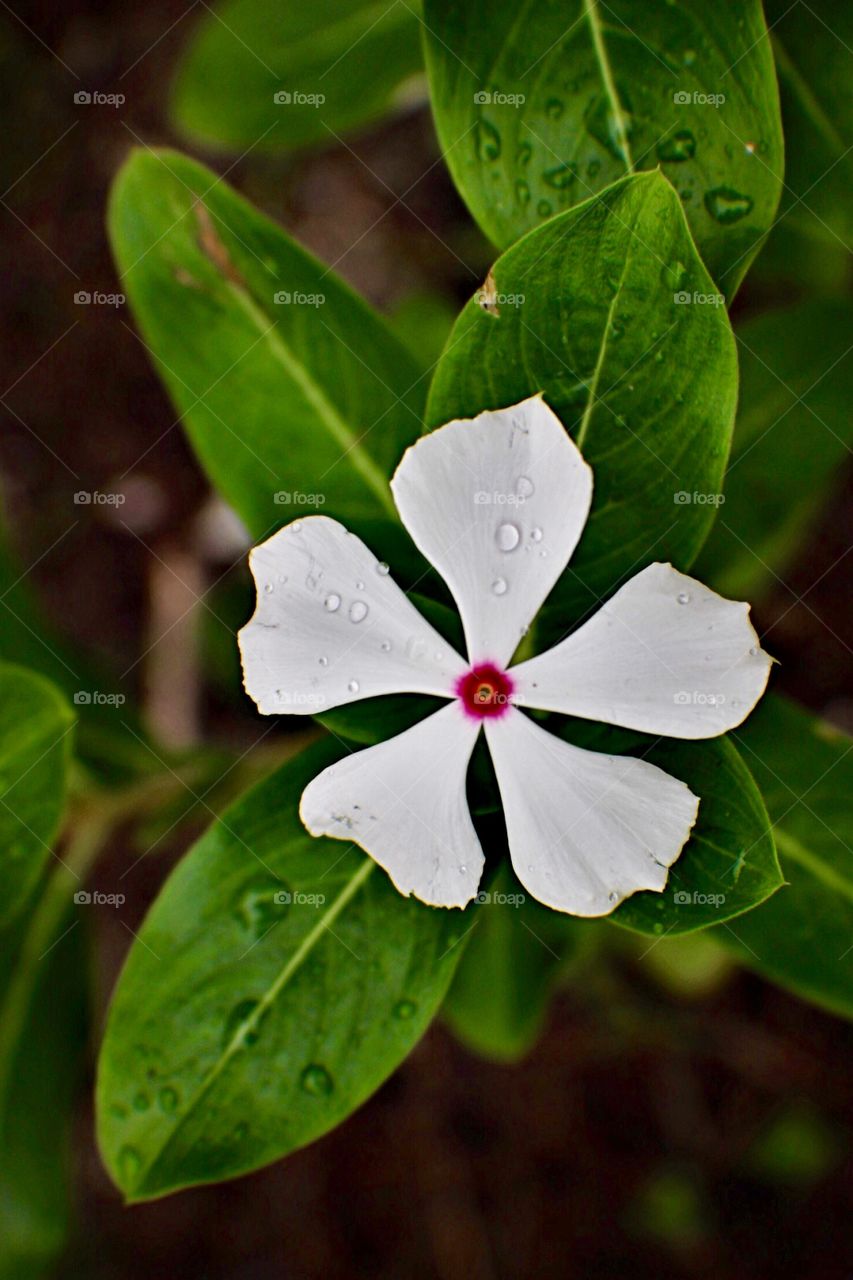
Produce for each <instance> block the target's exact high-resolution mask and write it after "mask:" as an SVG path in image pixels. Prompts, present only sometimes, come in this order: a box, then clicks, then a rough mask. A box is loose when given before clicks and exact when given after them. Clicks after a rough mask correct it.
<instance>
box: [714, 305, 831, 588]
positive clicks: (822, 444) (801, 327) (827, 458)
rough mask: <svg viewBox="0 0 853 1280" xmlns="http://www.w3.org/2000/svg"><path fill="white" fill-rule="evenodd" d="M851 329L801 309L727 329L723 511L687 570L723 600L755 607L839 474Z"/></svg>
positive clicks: (827, 314) (820, 308) (818, 310)
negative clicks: (732, 415) (729, 412)
mask: <svg viewBox="0 0 853 1280" xmlns="http://www.w3.org/2000/svg"><path fill="white" fill-rule="evenodd" d="M852 329H853V319H852V318H851V313H850V309H849V307H848V306H846V305H844V304H841V303H834V302H807V303H801V304H800V305H799V306H796V307H790V308H788V309H785V310H782V311H772V312H768V313H767V314H765V315H762V316H758V317H757V318H756V319H754V320H749V321H747V322H746V323H745V324H743V325H742V326H741V327H740V328H738V329H737V330H736V331H735V332H736V336H737V338H738V345H739V350H740V369H741V393H740V406H739V409H738V417H737V424H736V426H735V436H734V444H733V447H732V457H731V461H730V463H729V469H728V471H727V473H726V493H725V505H724V506H723V507H722V508H721V509H720V511H719V512H718V515H717V522H716V524H715V525H714V528H713V530H712V532H711V536H710V538H709V539H708V541H707V543H706V544H705V546H704V547H703V549H702V553H701V555H700V557H699V560H698V563H697V565H696V567H695V568H696V574H697V576H698V577H699V578H702V579H703V581H706V582H709V583H710V584H711V585H713V586H714V587H715V588H716V589H717V590H718V591H720V592H721V593H722V594H723V595H726V596H734V597H737V598H739V599H747V600H748V599H754V598H755V596H756V595H758V594H759V593H761V592H762V591H766V590H767V589H768V588H770V587H772V586H773V584H774V582H776V581H778V579H779V578H780V577H782V576H783V575H784V573H785V571H786V569H788V568H789V566H790V565H791V564H792V563H793V561H794V557H795V556H796V554H797V552H798V550H799V549H800V548H801V547H802V546H803V542H804V537H805V535H806V533H807V531H808V529H809V527H810V526H811V524H812V523H813V521H814V520H815V518H816V517H817V516H818V515H819V513H820V511H821V510H822V509H823V508H824V506H825V504H826V500H827V496H828V493H829V492H830V490H831V489H832V488H833V487H834V486H835V484H836V483H837V480H838V478H839V476H840V474H841V472H842V471H843V464H844V462H845V460H846V458H847V455H848V453H849V452H850V446H851V443H853V431H851V425H850V414H849V410H848V403H847V401H848V386H849V371H850V360H849V353H850V348H851V341H852V340H853V335H851V330H852Z"/></svg>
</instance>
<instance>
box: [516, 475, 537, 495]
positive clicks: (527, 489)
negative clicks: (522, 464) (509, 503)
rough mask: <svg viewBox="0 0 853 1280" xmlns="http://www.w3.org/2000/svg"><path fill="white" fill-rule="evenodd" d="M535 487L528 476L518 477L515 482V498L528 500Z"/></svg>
mask: <svg viewBox="0 0 853 1280" xmlns="http://www.w3.org/2000/svg"><path fill="white" fill-rule="evenodd" d="M534 490H535V485H534V483H533V481H532V480H531V479H530V477H529V476H519V477H518V479H517V480H516V482H515V492H516V496H517V497H519V498H530V497H532V496H533V493H534Z"/></svg>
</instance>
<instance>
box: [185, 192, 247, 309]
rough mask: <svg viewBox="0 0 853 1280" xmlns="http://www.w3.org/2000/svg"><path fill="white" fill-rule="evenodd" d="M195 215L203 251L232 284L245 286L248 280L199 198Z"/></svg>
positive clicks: (199, 241) (200, 245) (200, 246)
mask: <svg viewBox="0 0 853 1280" xmlns="http://www.w3.org/2000/svg"><path fill="white" fill-rule="evenodd" d="M195 216H196V219H197V220H198V243H199V248H200V249H201V251H202V253H205V254H206V255H207V257H208V258H210V261H211V262H212V263H213V265H214V266H215V267H216V270H217V271H219V272H220V273H221V274H222V275H223V276H224V277H225V279H226V280H230V281H231V283H232V284H239V285H242V286H243V287H244V288H245V285H246V282H245V280H244V279H243V277H242V276H241V275H240V272H239V271H238V270H237V268H236V267H235V266H234V263H233V262H232V261H231V258H230V256H229V254H228V250H227V249H226V248H225V245H224V244H223V243H222V241H221V239H220V238H219V233H218V232H217V230H216V228H215V227H214V225H213V219H212V218H211V216H210V212H209V211H208V209H207V208H206V206H205V205H203V204H202V203H201V201H200V200H199V201H198V202H197V203H196V205H195Z"/></svg>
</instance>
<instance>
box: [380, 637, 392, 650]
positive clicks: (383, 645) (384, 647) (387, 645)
mask: <svg viewBox="0 0 853 1280" xmlns="http://www.w3.org/2000/svg"><path fill="white" fill-rule="evenodd" d="M379 648H380V649H381V650H382V652H383V653H390V652H391V641H390V640H383V641H382V643H381V645H380V646H379Z"/></svg>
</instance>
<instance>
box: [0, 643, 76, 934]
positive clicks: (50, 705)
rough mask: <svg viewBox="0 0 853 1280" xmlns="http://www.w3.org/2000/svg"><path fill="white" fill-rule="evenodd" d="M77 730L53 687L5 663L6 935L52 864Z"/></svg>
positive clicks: (2, 820)
mask: <svg viewBox="0 0 853 1280" xmlns="http://www.w3.org/2000/svg"><path fill="white" fill-rule="evenodd" d="M73 723H74V717H73V715H72V713H71V709H70V707H69V706H68V704H67V702H66V701H65V699H64V698H63V697H62V695H61V694H60V693H59V691H58V690H57V689H56V688H55V687H54V686H53V685H52V684H50V683H49V682H48V681H47V680H45V679H43V678H42V677H41V676H37V675H34V674H33V672H31V671H27V670H26V669H25V668H24V667H17V666H13V665H11V664H9V663H0V927H3V926H5V925H7V924H8V923H9V921H11V920H12V919H13V918H14V917H15V916H16V915H17V914H18V913H19V912H20V911H21V909H22V907H23V906H24V904H25V903H26V901H27V900H28V898H29V897H30V896H31V894H32V892H33V889H34V888H35V885H36V884H37V882H38V880H39V878H40V877H41V875H42V872H43V871H44V869H45V867H46V866H47V865H48V863H49V862H50V861H51V860H52V857H53V854H52V851H51V842H52V840H53V838H54V836H55V835H56V830H57V827H58V826H59V820H60V818H61V816H62V810H63V806H64V802H65V782H66V771H67V767H68V758H69V752H70V747H71V728H72V725H73Z"/></svg>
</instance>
